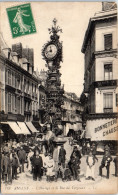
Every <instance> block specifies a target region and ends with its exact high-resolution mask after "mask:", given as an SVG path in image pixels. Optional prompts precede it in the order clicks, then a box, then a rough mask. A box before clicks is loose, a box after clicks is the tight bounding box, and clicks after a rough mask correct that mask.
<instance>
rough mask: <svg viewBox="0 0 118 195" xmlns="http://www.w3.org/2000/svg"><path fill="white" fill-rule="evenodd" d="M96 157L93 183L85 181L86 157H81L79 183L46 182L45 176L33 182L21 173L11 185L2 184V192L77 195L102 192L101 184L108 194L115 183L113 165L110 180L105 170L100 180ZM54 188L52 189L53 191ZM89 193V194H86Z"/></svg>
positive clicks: (98, 163) (112, 164)
mask: <svg viewBox="0 0 118 195" xmlns="http://www.w3.org/2000/svg"><path fill="white" fill-rule="evenodd" d="M97 157H98V162H96V167H95V181H92V180H86V179H85V173H86V157H85V156H84V157H82V159H81V174H80V175H81V182H78V181H67V182H62V180H61V178H59V179H58V181H57V182H49V183H48V182H46V176H43V178H42V180H41V181H38V180H37V181H34V180H33V179H32V177H31V176H29V175H28V173H27V171H25V173H21V174H19V175H18V180H13V182H12V185H5V184H4V183H3V184H2V192H4V193H5V192H9V193H11V192H13V190H14V192H13V193H15V192H17V193H18V192H22V193H29V192H35V191H37V190H38V192H39V193H41V191H45V193H46V192H47V193H48V190H50V189H52V190H54V189H55V190H56V189H58V190H60V191H59V192H63V190H65V189H67V190H69V189H70V192H71V193H72V192H73V190H75V191H77V192H78V193H80V192H81V193H82V190H83V189H84V190H88V189H90V190H93V191H94V190H96V189H101V191H102V187H101V186H102V184H103V183H104V185H107V186H108V190H109V192H110V191H112V187H113V184H114V183H115V182H117V177H115V176H114V163H113V162H111V166H110V178H109V179H106V177H105V175H106V169H105V168H104V169H103V177H102V178H101V177H100V176H98V172H99V170H98V169H99V166H100V162H101V156H97ZM53 188H54V189H53ZM88 193H89V192H88Z"/></svg>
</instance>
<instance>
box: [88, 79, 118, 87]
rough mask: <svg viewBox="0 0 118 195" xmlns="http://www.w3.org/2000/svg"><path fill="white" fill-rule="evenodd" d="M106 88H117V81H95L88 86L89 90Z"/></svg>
mask: <svg viewBox="0 0 118 195" xmlns="http://www.w3.org/2000/svg"><path fill="white" fill-rule="evenodd" d="M107 86H118V80H105V81H95V82H94V83H92V85H90V88H92V87H93V88H99V87H107Z"/></svg>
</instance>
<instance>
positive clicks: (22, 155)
mask: <svg viewBox="0 0 118 195" xmlns="http://www.w3.org/2000/svg"><path fill="white" fill-rule="evenodd" d="M18 158H19V162H20V173H21V172H24V164H25V160H26V152H25V150H23V147H21V148H20V150H19V151H18Z"/></svg>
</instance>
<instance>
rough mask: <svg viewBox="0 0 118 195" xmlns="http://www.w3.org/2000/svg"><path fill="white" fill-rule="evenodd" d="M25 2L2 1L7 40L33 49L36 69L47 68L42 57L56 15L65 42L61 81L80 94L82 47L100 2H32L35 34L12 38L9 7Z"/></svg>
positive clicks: (100, 5) (2, 22)
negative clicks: (49, 29)
mask: <svg viewBox="0 0 118 195" xmlns="http://www.w3.org/2000/svg"><path fill="white" fill-rule="evenodd" d="M25 3H27V2H25ZM25 3H24V2H22V3H21V2H1V3H0V9H1V11H0V12H1V21H0V22H1V25H0V26H1V29H0V31H1V32H2V34H3V37H4V40H5V41H6V43H7V45H8V46H9V47H11V45H12V44H14V43H19V42H21V43H22V45H23V47H29V48H33V49H34V69H35V70H36V69H38V70H39V71H40V70H41V69H45V70H47V68H46V67H45V64H46V62H45V61H44V60H43V59H42V55H41V50H42V47H43V45H44V44H45V43H47V41H49V40H50V35H49V32H48V28H50V27H51V26H52V21H53V19H54V18H56V19H57V25H59V26H60V28H62V31H63V33H59V35H60V41H62V42H63V63H61V69H60V72H61V74H62V76H61V82H62V84H64V89H65V91H67V92H74V93H76V94H77V95H78V96H80V95H81V93H82V91H83V83H84V54H82V53H81V48H82V44H83V40H84V35H85V31H86V29H87V26H88V23H89V19H90V17H93V16H94V14H95V13H96V12H99V11H101V10H102V3H101V2H30V4H31V8H32V14H33V17H34V21H35V25H36V31H37V32H36V33H34V34H30V35H25V36H22V37H17V38H12V35H11V30H10V26H9V21H8V16H7V13H6V8H9V7H13V6H17V5H20V4H25Z"/></svg>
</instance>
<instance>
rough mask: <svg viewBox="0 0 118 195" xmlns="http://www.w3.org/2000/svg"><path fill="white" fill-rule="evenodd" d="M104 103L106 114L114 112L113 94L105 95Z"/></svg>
mask: <svg viewBox="0 0 118 195" xmlns="http://www.w3.org/2000/svg"><path fill="white" fill-rule="evenodd" d="M103 98H104V99H103V100H104V101H103V103H104V105H103V106H104V107H103V109H104V113H109V112H113V94H112V93H104V94H103Z"/></svg>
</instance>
